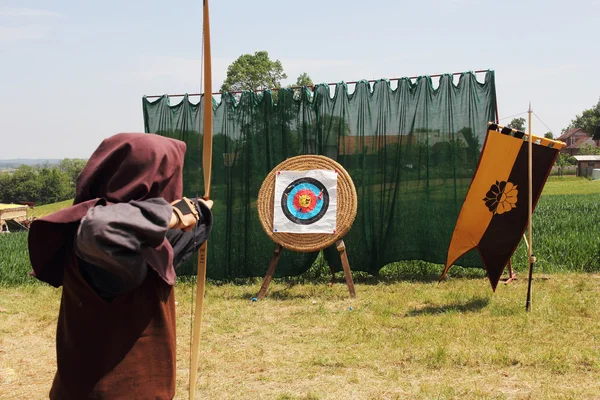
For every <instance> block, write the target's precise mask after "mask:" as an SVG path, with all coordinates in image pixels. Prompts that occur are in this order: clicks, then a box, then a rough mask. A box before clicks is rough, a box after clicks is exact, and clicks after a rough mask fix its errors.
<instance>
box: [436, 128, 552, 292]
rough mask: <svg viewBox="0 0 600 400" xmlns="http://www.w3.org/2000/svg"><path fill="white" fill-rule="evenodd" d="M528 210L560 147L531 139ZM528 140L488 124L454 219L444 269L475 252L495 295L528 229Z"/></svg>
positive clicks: (536, 199) (537, 138)
mask: <svg viewBox="0 0 600 400" xmlns="http://www.w3.org/2000/svg"><path fill="white" fill-rule="evenodd" d="M532 139H533V146H532V148H533V149H532V159H533V208H534V209H535V206H536V203H537V201H538V199H539V196H540V194H541V192H542V189H543V187H544V184H545V183H546V180H547V178H548V175H549V174H550V170H551V168H552V165H553V164H554V161H555V160H556V157H557V156H558V153H559V151H560V149H561V148H562V146H563V145H564V143H563V142H559V141H555V140H551V139H547V138H542V137H537V136H535V135H534V136H533V137H532ZM527 140H528V136H527V135H526V134H525V133H524V132H521V131H517V130H514V129H511V128H506V127H502V126H498V125H496V124H490V125H489V127H488V133H487V137H486V140H485V143H484V145H483V150H482V151H481V156H480V159H479V165H478V166H477V171H476V172H475V176H474V178H473V181H472V182H471V186H470V188H469V191H468V193H467V196H466V198H465V201H464V203H463V206H462V208H461V210H460V214H459V215H458V220H457V222H456V226H455V228H454V232H453V234H452V239H451V241H450V246H449V248H448V256H447V258H446V266H445V268H444V271H443V272H442V276H441V278H440V280H441V279H442V278H443V277H444V276H445V275H446V273H447V272H448V270H449V269H450V267H451V266H452V264H453V263H454V262H455V261H456V260H457V259H459V258H460V257H461V256H463V255H464V254H466V253H467V252H468V251H470V250H472V249H475V248H477V250H478V251H479V255H480V256H481V259H482V261H483V264H484V266H485V268H486V271H487V274H488V278H489V280H490V283H491V284H492V289H493V290H494V291H495V290H496V286H497V285H498V281H499V280H500V277H501V276H502V273H503V271H504V267H505V266H506V264H507V263H508V261H509V259H510V257H511V256H512V254H513V253H514V251H515V249H516V248H517V245H518V244H519V241H520V240H521V237H522V236H523V233H524V232H525V229H526V228H527V217H528V211H527V207H528V204H529V193H528V143H527Z"/></svg>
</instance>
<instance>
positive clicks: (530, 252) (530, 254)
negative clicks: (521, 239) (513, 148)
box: [525, 102, 533, 312]
mask: <svg viewBox="0 0 600 400" xmlns="http://www.w3.org/2000/svg"><path fill="white" fill-rule="evenodd" d="M528 113H529V130H528V132H529V138H528V139H529V143H528V145H529V149H528V150H529V204H528V205H527V218H528V224H529V225H528V226H529V228H528V233H529V241H528V246H527V255H528V259H527V260H528V261H529V281H528V282H527V300H526V302H525V310H526V311H527V312H529V311H531V281H532V279H533V263H532V262H531V261H532V258H533V233H532V231H533V225H532V218H531V215H532V214H533V134H532V132H531V113H532V111H531V102H529V112H528Z"/></svg>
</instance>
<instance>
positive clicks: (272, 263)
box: [256, 244, 282, 300]
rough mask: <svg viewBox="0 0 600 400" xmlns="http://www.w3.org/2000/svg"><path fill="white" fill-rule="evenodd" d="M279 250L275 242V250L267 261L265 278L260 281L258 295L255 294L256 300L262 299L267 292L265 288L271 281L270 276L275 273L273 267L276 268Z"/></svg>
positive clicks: (279, 247)
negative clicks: (267, 266)
mask: <svg viewBox="0 0 600 400" xmlns="http://www.w3.org/2000/svg"><path fill="white" fill-rule="evenodd" d="M281 250H282V247H281V245H280V244H277V245H276V246H275V252H274V253H273V256H272V257H271V261H269V268H268V269H267V274H266V275H265V279H264V281H263V283H262V286H261V287H260V291H259V292H258V295H257V296H256V298H257V299H258V300H262V299H264V297H265V294H267V289H268V288H269V284H270V283H271V278H273V274H274V273H275V268H277V263H278V262H279V258H280V257H281Z"/></svg>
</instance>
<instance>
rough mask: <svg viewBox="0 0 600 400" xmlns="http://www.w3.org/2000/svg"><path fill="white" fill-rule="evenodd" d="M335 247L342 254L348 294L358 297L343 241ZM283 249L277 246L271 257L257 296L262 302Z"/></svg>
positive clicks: (339, 241)
mask: <svg viewBox="0 0 600 400" xmlns="http://www.w3.org/2000/svg"><path fill="white" fill-rule="evenodd" d="M335 247H336V248H337V249H338V251H339V252H340V259H341V261H342V268H343V270H344V278H346V286H348V292H350V297H352V298H354V297H356V291H355V290H354V281H353V280H352V272H351V271H350V262H348V255H347V254H346V245H345V244H344V241H343V240H338V241H337V242H336V243H335ZM282 250H283V247H282V246H281V245H280V244H277V245H276V246H275V251H274V252H273V256H272V257H271V261H269V268H268V269H267V274H266V275H265V279H263V283H262V286H261V287H260V290H259V291H258V294H257V295H256V298H257V299H258V300H262V299H264V298H265V295H266V294H267V290H268V289H269V285H270V284H271V279H272V278H273V274H275V269H276V268H277V264H278V263H279V259H280V258H281V252H282Z"/></svg>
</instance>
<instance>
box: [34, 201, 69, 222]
mask: <svg viewBox="0 0 600 400" xmlns="http://www.w3.org/2000/svg"><path fill="white" fill-rule="evenodd" d="M71 205H73V199H71V200H65V201H61V202H58V203H53V204H46V205H43V206H37V207H34V208H33V209H29V211H28V212H27V216H28V217H29V218H32V217H36V218H41V217H44V216H46V215H48V214H52V213H53V212H56V211H59V210H62V209H63V208H67V207H70V206H71Z"/></svg>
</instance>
